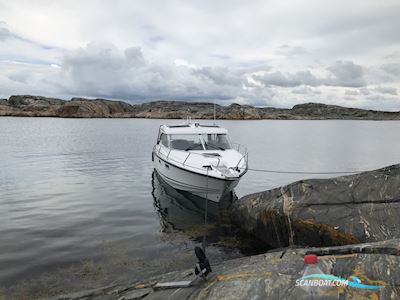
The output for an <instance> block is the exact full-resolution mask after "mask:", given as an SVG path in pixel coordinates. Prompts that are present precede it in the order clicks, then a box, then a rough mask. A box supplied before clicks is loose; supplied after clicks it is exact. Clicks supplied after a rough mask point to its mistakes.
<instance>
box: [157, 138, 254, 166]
mask: <svg viewBox="0 0 400 300" xmlns="http://www.w3.org/2000/svg"><path fill="white" fill-rule="evenodd" d="M232 145H235V146H236V149H235V147H234V149H235V150H236V151H238V152H239V153H240V154H243V155H242V156H241V158H240V159H239V161H238V163H237V164H236V168H238V167H239V164H240V163H241V161H242V160H243V159H245V162H246V168H245V169H247V167H248V166H247V164H248V151H247V148H246V147H245V146H243V145H241V144H239V143H232ZM156 146H157V145H155V146H154V147H156ZM174 150H176V151H181V152H186V151H183V150H179V149H174ZM171 151H172V148H169V151H168V154H167V155H166V154H164V153H161V146H159V147H158V154H160V155H162V156H164V157H165V158H166V159H168V160H171V161H174V162H176V163H178V164H181V165H182V166H185V165H186V166H188V167H190V168H194V169H198V170H202V171H204V169H203V168H198V167H195V166H193V165H188V164H186V162H187V160H188V159H189V157H190V156H191V155H200V156H202V157H203V158H204V157H207V156H206V155H204V154H206V153H195V152H189V153H188V154H187V156H186V158H185V160H184V161H183V162H180V161H177V160H175V159H173V158H170V157H169V156H170V154H171ZM207 158H211V159H217V160H218V162H217V165H216V166H215V165H213V167H215V168H218V167H219V165H220V163H221V159H220V158H219V157H210V156H208V157H207Z"/></svg>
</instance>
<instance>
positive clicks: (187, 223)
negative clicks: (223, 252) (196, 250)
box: [152, 170, 235, 234]
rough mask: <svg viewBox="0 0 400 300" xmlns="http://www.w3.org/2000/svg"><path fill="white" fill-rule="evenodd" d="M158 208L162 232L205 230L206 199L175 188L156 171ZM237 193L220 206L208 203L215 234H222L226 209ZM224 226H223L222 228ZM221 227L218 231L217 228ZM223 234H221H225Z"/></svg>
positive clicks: (155, 201) (153, 177)
mask: <svg viewBox="0 0 400 300" xmlns="http://www.w3.org/2000/svg"><path fill="white" fill-rule="evenodd" d="M152 186H153V191H152V195H153V199H154V207H155V209H156V210H157V213H158V215H159V217H160V224H161V231H162V232H173V231H176V230H178V231H191V232H192V231H193V230H194V229H195V228H201V227H203V228H204V214H205V204H206V201H207V200H205V199H204V198H202V197H199V196H196V195H193V194H191V193H189V192H185V191H180V190H176V189H174V188H173V187H172V186H170V185H169V184H168V183H166V182H165V181H164V180H163V179H162V178H161V176H160V175H159V174H158V173H157V171H156V170H154V172H153V175H152ZM233 197H235V196H233V193H230V194H229V195H227V196H225V197H224V198H223V199H221V201H220V202H219V203H217V202H214V201H211V200H208V201H207V223H208V224H209V225H210V226H209V227H210V228H209V229H211V231H212V233H214V234H215V233H216V232H215V230H217V231H221V230H222V228H221V227H226V226H223V223H226V222H225V221H224V220H227V217H226V216H227V215H226V209H227V207H229V205H230V204H231V203H232V200H233ZM221 225H222V226H221ZM217 227H218V228H217ZM221 233H222V232H219V234H221Z"/></svg>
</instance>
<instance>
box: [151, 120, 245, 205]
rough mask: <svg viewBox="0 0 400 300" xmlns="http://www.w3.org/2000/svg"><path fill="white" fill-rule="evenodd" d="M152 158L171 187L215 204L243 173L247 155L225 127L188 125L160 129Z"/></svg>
mask: <svg viewBox="0 0 400 300" xmlns="http://www.w3.org/2000/svg"><path fill="white" fill-rule="evenodd" d="M152 159H153V162H154V168H155V169H156V171H157V172H158V174H159V175H160V176H161V178H162V179H163V180H164V181H165V182H167V183H168V184H169V185H171V186H172V187H173V188H175V189H177V190H183V191H187V192H190V193H192V194H195V195H198V196H201V197H203V198H207V199H208V200H212V201H215V202H219V200H220V199H221V198H222V197H223V196H224V195H226V194H227V193H229V192H231V191H232V190H233V189H234V188H235V187H236V186H237V184H238V183H239V180H240V178H241V177H242V176H243V175H244V174H245V173H246V172H247V161H248V153H247V149H246V148H245V147H243V146H241V145H239V144H232V143H231V142H230V140H229V138H228V131H227V130H226V129H225V128H222V127H220V126H217V125H200V124H199V123H195V124H191V123H189V124H185V125H170V126H168V125H162V126H160V129H159V133H158V138H157V144H156V145H155V146H154V148H153V153H152Z"/></svg>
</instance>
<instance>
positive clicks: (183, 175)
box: [153, 153, 240, 202]
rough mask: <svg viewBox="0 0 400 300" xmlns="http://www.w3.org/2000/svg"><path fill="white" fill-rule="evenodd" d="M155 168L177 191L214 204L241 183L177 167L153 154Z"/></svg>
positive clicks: (237, 179)
mask: <svg viewBox="0 0 400 300" xmlns="http://www.w3.org/2000/svg"><path fill="white" fill-rule="evenodd" d="M153 163H154V168H155V169H156V171H157V173H158V174H159V175H160V176H161V178H162V179H163V180H164V181H165V182H166V183H168V184H169V185H170V186H172V187H173V188H175V189H177V190H182V191H186V192H189V193H192V194H194V195H197V196H200V197H203V198H207V199H208V200H212V201H214V202H219V201H220V199H221V198H222V197H223V196H225V195H226V194H227V193H229V192H231V191H232V190H233V189H234V188H235V187H236V186H237V184H238V183H239V180H240V178H239V177H238V178H233V179H222V178H215V177H211V176H206V175H203V174H198V173H195V172H192V171H190V170H186V169H184V168H181V167H178V166H175V165H174V164H171V163H169V162H167V161H165V160H164V159H162V158H161V157H159V156H158V155H157V154H156V153H153Z"/></svg>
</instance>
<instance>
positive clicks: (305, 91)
mask: <svg viewBox="0 0 400 300" xmlns="http://www.w3.org/2000/svg"><path fill="white" fill-rule="evenodd" d="M312 93H313V89H312V88H310V87H308V86H301V87H298V88H295V89H293V90H292V94H298V95H308V94H312Z"/></svg>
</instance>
